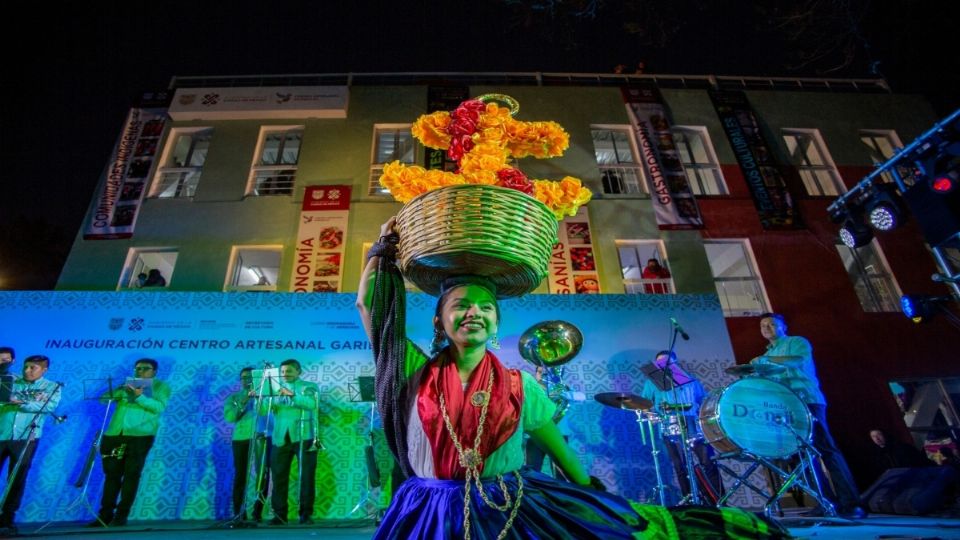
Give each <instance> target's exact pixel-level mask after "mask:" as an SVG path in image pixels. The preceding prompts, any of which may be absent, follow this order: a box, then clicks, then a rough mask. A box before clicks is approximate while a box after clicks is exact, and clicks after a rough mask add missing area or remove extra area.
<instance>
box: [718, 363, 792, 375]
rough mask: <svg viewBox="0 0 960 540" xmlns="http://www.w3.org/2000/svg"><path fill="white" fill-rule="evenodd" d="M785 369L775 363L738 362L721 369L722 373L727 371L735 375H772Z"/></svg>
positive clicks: (785, 369) (778, 373)
mask: <svg viewBox="0 0 960 540" xmlns="http://www.w3.org/2000/svg"><path fill="white" fill-rule="evenodd" d="M785 371H787V368H785V367H783V366H779V365H777V364H740V365H738V366H730V367H728V368H726V369H724V370H723V372H724V373H729V374H730V375H734V376H736V377H751V376H757V377H772V376H774V375H780V374H782V373H784V372H785Z"/></svg>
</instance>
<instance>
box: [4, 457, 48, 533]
mask: <svg viewBox="0 0 960 540" xmlns="http://www.w3.org/2000/svg"><path fill="white" fill-rule="evenodd" d="M37 442H39V439H34V440H32V441H30V442H29V443H28V442H27V441H26V440H21V441H0V467H2V466H3V462H4V461H5V460H6V461H7V463H8V466H7V482H8V483H9V484H10V491H9V492H8V494H7V500H6V501H4V503H3V512H2V513H0V527H9V526H12V525H13V521H14V518H15V517H16V514H17V510H19V509H20V501H22V500H23V488H24V487H25V486H26V484H27V473H28V472H30V464H31V463H33V454H34V452H36V451H37ZM24 449H26V452H24ZM21 452H24V453H23V465H21V466H20V470H19V471H17V476H16V478H13V477H11V476H10V475H12V474H13V469H14V467H16V466H17V460H18V459H20V453H21Z"/></svg>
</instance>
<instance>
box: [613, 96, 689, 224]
mask: <svg viewBox="0 0 960 540" xmlns="http://www.w3.org/2000/svg"><path fill="white" fill-rule="evenodd" d="M621 93H622V94H623V100H624V102H626V105H627V115H628V116H629V117H630V125H631V126H633V130H634V134H635V135H636V138H637V144H638V145H639V146H640V161H641V162H642V163H643V170H644V172H645V173H646V174H645V175H644V176H646V179H647V187H648V189H649V191H650V200H651V201H652V202H653V210H654V215H656V218H657V225H658V226H659V228H660V229H668V230H669V229H674V230H675V229H702V228H703V218H702V217H701V216H700V208H698V207H697V200H696V199H695V198H694V196H693V191H691V190H690V182H689V181H687V173H686V172H684V170H683V162H681V161H680V153H679V152H677V147H676V145H675V144H674V142H673V134H672V133H670V120H669V119H668V115H667V107H666V105H664V103H663V98H662V97H661V96H660V90H658V89H657V88H656V87H654V86H643V87H625V88H623V89H621Z"/></svg>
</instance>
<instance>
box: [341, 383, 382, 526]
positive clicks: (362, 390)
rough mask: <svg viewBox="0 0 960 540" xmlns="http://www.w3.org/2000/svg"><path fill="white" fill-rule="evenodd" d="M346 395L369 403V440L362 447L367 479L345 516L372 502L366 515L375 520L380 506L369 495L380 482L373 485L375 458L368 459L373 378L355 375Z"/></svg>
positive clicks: (373, 407) (374, 400)
mask: <svg viewBox="0 0 960 540" xmlns="http://www.w3.org/2000/svg"><path fill="white" fill-rule="evenodd" d="M347 397H348V399H349V400H350V401H352V402H354V403H370V429H369V431H368V433H367V438H368V439H369V441H370V442H369V444H368V445H367V446H365V447H364V449H363V450H364V456H365V457H366V459H365V462H366V464H367V466H366V472H367V474H366V476H367V481H366V483H365V484H364V490H363V495H362V496H361V497H360V501H358V502H357V504H356V506H354V507H353V509H352V510H350V512H348V513H347V516H352V515H353V514H354V513H356V512H357V510H360V508H363V507H365V506H368V505H370V504H371V503H372V504H373V508H372V509H367V510H366V517H367V518H368V519H375V520H377V518H378V517H379V514H380V507H379V505H378V504H377V503H376V501H375V500H373V499H372V497H371V495H372V494H373V490H374V489H376V488H377V487H379V486H380V485H381V483H380V482H377V485H373V484H374V482H373V477H372V475H373V471H371V470H370V468H371V465H373V466H376V460H375V459H374V460H372V463H371V460H370V456H371V455H375V454H374V453H373V420H374V413H375V412H376V410H377V396H376V390H375V385H374V378H373V377H370V376H360V377H357V382H356V383H352V382H348V383H347ZM378 472H379V471H378Z"/></svg>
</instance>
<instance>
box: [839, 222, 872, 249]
mask: <svg viewBox="0 0 960 540" xmlns="http://www.w3.org/2000/svg"><path fill="white" fill-rule="evenodd" d="M872 239H873V231H871V230H870V227H867V226H866V225H865V224H864V223H863V222H862V221H860V220H858V219H856V218H855V217H848V218H847V220H846V221H845V222H844V223H843V226H842V227H840V241H841V242H843V245H845V246H847V247H848V248H850V249H854V248H858V247H862V246H865V245H867V244H869V243H870V240H872Z"/></svg>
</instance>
